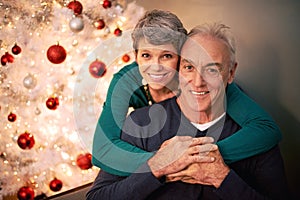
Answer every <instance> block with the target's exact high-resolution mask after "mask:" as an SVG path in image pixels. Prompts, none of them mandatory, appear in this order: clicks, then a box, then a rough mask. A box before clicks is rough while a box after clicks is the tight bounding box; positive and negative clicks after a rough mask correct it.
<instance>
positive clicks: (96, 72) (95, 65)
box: [89, 60, 106, 78]
mask: <svg viewBox="0 0 300 200" xmlns="http://www.w3.org/2000/svg"><path fill="white" fill-rule="evenodd" d="M89 72H90V74H91V75H92V76H93V77H94V78H101V77H102V76H104V75H105V73H106V65H105V64H104V63H103V62H101V61H99V60H95V61H94V62H92V63H91V64H90V66H89Z"/></svg>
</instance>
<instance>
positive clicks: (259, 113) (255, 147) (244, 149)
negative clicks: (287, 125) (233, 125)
mask: <svg viewBox="0 0 300 200" xmlns="http://www.w3.org/2000/svg"><path fill="white" fill-rule="evenodd" d="M227 113H228V114H229V115H230V117H231V118H232V119H233V120H234V121H235V122H237V123H238V124H239V125H240V126H241V129H240V130H239V131H238V132H236V133H235V134H233V135H232V136H230V137H228V138H226V139H224V140H221V141H219V142H218V143H217V144H218V145H219V148H220V151H221V153H222V156H223V158H224V160H225V162H226V163H232V162H235V161H238V160H242V159H244V158H248V157H250V156H253V155H256V154H259V153H263V152H266V151H268V150H270V149H271V148H272V147H274V146H275V145H276V144H278V142H279V141H280V140H281V137H282V136H281V132H280V129H279V127H278V126H277V125H276V123H275V122H274V120H273V119H272V118H271V116H270V115H268V113H266V112H265V111H264V110H263V109H262V108H261V107H260V106H259V105H257V104H256V103H255V102H254V101H253V100H252V99H250V98H249V97H248V96H247V95H246V94H245V93H243V92H242V91H241V90H240V89H239V88H238V86H237V85H236V84H235V83H232V84H229V85H228V88H227Z"/></svg>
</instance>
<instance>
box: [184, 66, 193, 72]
mask: <svg viewBox="0 0 300 200" xmlns="http://www.w3.org/2000/svg"><path fill="white" fill-rule="evenodd" d="M184 69H185V70H188V71H191V70H193V69H194V67H193V66H192V65H186V66H184Z"/></svg>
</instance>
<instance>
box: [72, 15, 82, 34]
mask: <svg viewBox="0 0 300 200" xmlns="http://www.w3.org/2000/svg"><path fill="white" fill-rule="evenodd" d="M69 27H70V29H71V30H72V31H73V32H74V33H78V32H80V31H82V30H83V28H84V22H83V20H82V18H80V17H74V18H73V19H71V20H70V23H69Z"/></svg>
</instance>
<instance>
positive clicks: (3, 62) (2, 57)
mask: <svg viewBox="0 0 300 200" xmlns="http://www.w3.org/2000/svg"><path fill="white" fill-rule="evenodd" d="M6 63H8V60H7V57H6V55H5V54H4V55H3V56H1V65H2V66H5V65H6Z"/></svg>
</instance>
